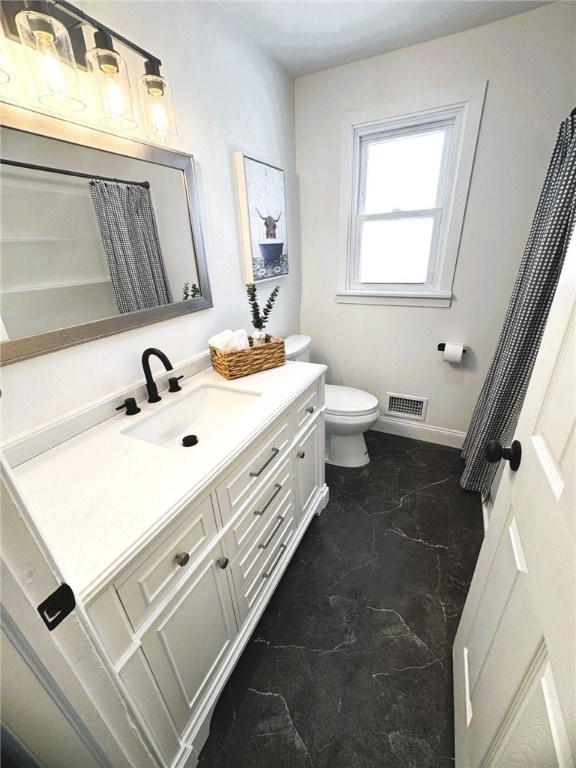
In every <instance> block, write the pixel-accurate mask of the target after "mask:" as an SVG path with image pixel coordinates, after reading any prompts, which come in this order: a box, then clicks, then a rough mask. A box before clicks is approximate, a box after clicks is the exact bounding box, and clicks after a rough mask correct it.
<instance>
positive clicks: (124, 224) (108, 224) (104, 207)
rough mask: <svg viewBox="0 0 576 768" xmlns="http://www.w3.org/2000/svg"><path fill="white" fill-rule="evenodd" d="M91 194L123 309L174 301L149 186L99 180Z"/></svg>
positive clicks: (120, 310)
mask: <svg viewBox="0 0 576 768" xmlns="http://www.w3.org/2000/svg"><path fill="white" fill-rule="evenodd" d="M90 194H91V196H92V202H93V204H94V210H95V212H96V219H97V221H98V228H99V230H100V236H101V237H102V244H103V246H104V253H105V254H106V259H107V261H108V268H109V270H110V277H111V278H112V288H113V290H114V296H115V298H116V303H117V305H118V310H119V312H120V313H122V314H124V313H126V312H135V311H137V310H139V309H150V308H151V307H158V306H160V305H162V304H170V303H171V302H172V294H171V291H170V286H169V284H168V279H167V276H166V269H165V267H164V260H163V259H162V252H161V249H160V241H159V239H158V230H157V228H156V219H155V218H154V209H153V208H152V199H151V197H150V190H149V189H145V188H144V187H142V186H137V185H132V184H129V185H125V186H124V185H123V186H121V185H119V184H107V183H106V182H103V181H99V180H97V179H94V180H92V181H91V182H90Z"/></svg>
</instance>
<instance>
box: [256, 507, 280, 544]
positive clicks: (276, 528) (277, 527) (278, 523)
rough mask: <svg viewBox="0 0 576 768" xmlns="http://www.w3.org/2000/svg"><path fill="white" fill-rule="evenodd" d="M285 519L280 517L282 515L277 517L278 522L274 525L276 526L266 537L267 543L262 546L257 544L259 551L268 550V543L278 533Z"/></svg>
mask: <svg viewBox="0 0 576 768" xmlns="http://www.w3.org/2000/svg"><path fill="white" fill-rule="evenodd" d="M285 519H286V518H284V517H282V515H278V522H277V523H276V525H275V527H274V530H273V531H272V533H271V534H270V536H269V537H268V541H266V542H264V544H258V546H259V547H260V549H268V544H270V542H271V541H272V539H273V538H274V536H276V534H277V533H278V531H279V530H280V528H281V527H282V523H283V522H284V520H285Z"/></svg>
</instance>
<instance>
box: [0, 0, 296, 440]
mask: <svg viewBox="0 0 576 768" xmlns="http://www.w3.org/2000/svg"><path fill="white" fill-rule="evenodd" d="M77 5H78V6H79V7H81V8H82V9H83V10H84V11H85V12H86V13H88V14H90V15H92V16H93V17H95V18H96V19H98V20H99V21H101V22H102V23H103V24H106V25H107V26H109V27H111V28H112V29H114V30H115V31H116V32H118V33H120V34H123V35H125V36H126V37H127V38H128V39H130V40H133V41H134V42H136V43H138V44H139V45H140V46H141V47H143V48H144V49H147V50H149V51H151V52H152V53H153V54H154V55H156V56H158V57H159V58H160V59H162V62H163V67H162V74H163V75H164V76H165V77H166V79H167V80H169V81H170V82H171V83H172V86H173V88H174V94H175V100H176V114H177V119H178V127H179V135H180V143H179V147H178V148H179V149H181V150H182V151H185V152H189V153H191V154H193V155H194V158H195V161H196V163H197V171H198V175H199V184H200V190H199V192H200V202H201V207H202V218H203V224H204V233H205V239H206V252H207V258H208V269H209V274H210V280H211V285H212V293H213V301H214V307H213V308H212V309H209V310H206V311H202V312H198V313H194V314H192V315H188V316H186V317H182V318H178V319H176V320H171V321H167V322H164V323H157V324H154V325H150V326H147V327H146V328H143V329H139V330H134V331H130V332H127V333H123V334H120V335H118V336H113V337H110V338H108V339H102V340H100V341H95V342H91V343H89V344H84V345H81V346H78V347H74V348H71V349H68V350H62V351H60V352H55V353H52V354H49V355H44V356H42V357H38V358H36V359H33V360H28V361H24V362H22V363H17V364H14V365H10V366H6V367H5V368H3V369H2V398H1V400H0V404H1V406H2V408H3V437H4V438H9V437H10V436H13V435H16V434H19V433H21V432H23V431H25V430H27V429H31V428H33V427H37V426H39V425H40V424H41V423H43V422H46V421H50V420H52V419H57V418H59V417H61V416H63V415H64V414H66V413H68V412H72V411H75V410H77V409H79V408H82V407H84V406H86V405H87V404H89V403H91V402H94V401H98V400H100V399H102V398H106V397H108V396H110V395H112V394H114V393H116V392H121V391H123V390H124V389H126V388H129V387H131V386H132V385H134V384H138V383H141V382H142V381H143V374H142V370H141V364H140V358H141V355H142V351H143V350H144V349H145V348H146V347H150V346H155V347H159V348H160V349H162V350H163V351H164V352H165V353H166V354H167V355H168V356H169V358H170V359H171V361H172V363H173V364H174V365H175V366H178V365H180V364H183V363H184V362H186V361H187V360H188V359H189V358H191V357H193V356H194V355H196V354H198V353H200V352H201V351H203V350H205V349H207V342H208V338H209V337H210V336H211V335H212V334H214V333H216V332H218V331H221V330H224V329H225V328H229V327H233V328H238V327H245V328H247V329H250V327H251V324H250V312H249V306H248V302H247V299H246V298H245V288H244V284H245V282H246V279H245V275H244V270H243V264H242V256H241V243H240V225H239V221H238V214H237V193H236V176H235V168H234V162H233V153H234V152H236V151H238V150H240V151H243V152H245V153H246V154H249V155H251V156H252V157H256V158H258V159H261V160H264V161H267V162H270V163H272V164H274V165H276V166H280V167H282V168H284V169H285V171H286V193H287V209H288V215H289V221H290V224H289V228H290V231H289V233H288V242H289V243H290V254H289V258H290V274H289V276H287V277H282V278H278V280H277V281H272V282H266V283H264V284H262V287H261V288H259V290H261V291H262V295H264V296H267V293H268V292H269V291H270V290H271V289H272V288H273V287H274V285H276V284H279V285H281V286H282V288H281V291H280V295H279V297H278V300H277V302H276V306H275V307H274V312H273V314H272V317H271V321H270V323H269V327H270V330H272V331H273V332H274V333H277V334H278V335H288V334H289V333H292V332H294V331H297V330H298V323H299V310H300V256H299V250H298V241H299V231H298V224H297V205H296V185H295V171H294V99H293V82H292V79H291V78H289V77H288V76H287V75H286V74H285V73H284V72H283V70H281V69H280V68H279V67H278V66H277V65H275V64H274V62H273V61H272V60H271V59H270V58H269V57H268V56H267V55H266V54H264V53H263V52H262V51H261V50H260V49H259V48H258V47H256V46H255V45H254V44H252V43H251V42H249V41H248V40H246V39H244V38H243V37H241V36H239V35H238V34H237V33H235V32H234V31H233V30H232V29H231V28H230V26H229V23H228V21H227V17H226V16H225V15H224V14H223V13H222V12H221V11H220V10H219V9H218V8H217V7H216V6H215V5H214V4H206V5H205V4H204V3H201V2H179V3H175V2H164V3H162V2H156V1H155V0H152V1H151V2H144V3H142V2H138V3H136V2H114V3H110V2H98V1H97V0H91V1H89V0H84V1H82V2H78V3H77Z"/></svg>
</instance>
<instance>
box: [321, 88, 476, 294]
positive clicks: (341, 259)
mask: <svg viewBox="0 0 576 768" xmlns="http://www.w3.org/2000/svg"><path fill="white" fill-rule="evenodd" d="M486 87H487V82H483V83H479V84H476V85H473V86H465V87H462V88H459V89H454V90H451V91H449V92H444V93H435V94H426V95H425V96H423V97H413V98H410V99H408V100H406V101H404V102H402V103H398V102H395V103H393V102H392V103H387V104H381V105H375V106H373V107H370V108H368V109H364V110H360V111H355V112H348V113H346V114H344V115H343V116H342V137H341V173H340V225H339V240H338V288H337V291H336V301H337V302H339V303H345V304H401V305H404V306H434V307H449V306H450V304H451V301H452V284H453V281H454V273H455V270H456V262H457V258H458V250H459V246H460V238H461V233H462V226H463V222H464V215H465V211H466V202H467V198H468V191H469V188H470V180H471V177H472V168H473V165H474V155H475V152H476V144H477V141H478V133H479V129H480V120H481V117H482V109H483V106H484V98H485V94H486ZM452 116H455V125H454V142H453V146H452V151H451V153H450V158H449V160H448V162H449V163H450V165H451V167H452V168H455V170H456V175H455V178H454V183H453V186H452V190H451V195H450V198H449V200H447V201H446V205H445V208H444V213H443V215H444V216H445V217H447V222H446V223H447V225H446V227H445V228H444V243H443V244H442V247H441V248H440V249H439V256H440V258H441V263H440V264H439V265H438V270H437V272H436V275H437V277H436V280H435V281H434V284H433V285H431V284H427V285H423V286H416V285H406V286H400V285H397V286H390V287H388V286H386V288H385V289H383V288H382V287H381V286H378V287H374V288H373V289H370V288H366V289H364V288H362V287H360V286H358V285H355V284H354V282H353V275H354V258H355V255H354V254H355V248H354V245H355V244H354V237H355V227H354V225H353V221H354V218H355V216H356V201H357V198H358V194H359V189H358V181H359V173H358V168H357V167H356V162H357V160H358V158H359V151H358V149H359V143H360V140H361V137H363V136H368V135H370V133H371V132H372V133H380V132H382V130H383V129H385V130H389V129H394V128H399V129H400V128H402V127H404V126H407V125H410V124H414V123H415V122H417V121H420V122H422V123H425V122H430V123H434V122H438V121H439V120H442V119H447V118H451V117H452Z"/></svg>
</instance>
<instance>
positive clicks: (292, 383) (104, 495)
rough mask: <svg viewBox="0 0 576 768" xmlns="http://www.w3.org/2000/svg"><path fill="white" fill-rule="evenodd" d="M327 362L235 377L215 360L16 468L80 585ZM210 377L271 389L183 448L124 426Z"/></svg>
mask: <svg viewBox="0 0 576 768" xmlns="http://www.w3.org/2000/svg"><path fill="white" fill-rule="evenodd" d="M324 370H325V366H323V365H315V364H311V363H292V362H288V363H286V365H284V366H281V367H279V368H273V369H271V370H268V371H261V372H260V373H255V374H252V375H250V376H245V377H243V378H240V379H234V380H232V381H227V380H226V379H224V378H223V377H222V376H220V375H218V374H217V373H216V372H215V371H213V370H212V369H211V368H210V369H208V370H206V371H202V372H201V373H198V374H196V375H195V376H192V377H190V378H188V379H185V380H183V381H181V386H182V392H178V393H168V392H166V391H164V392H162V393H161V394H162V401H161V402H160V403H155V404H149V403H147V402H144V403H139V405H140V407H141V408H142V412H141V413H139V414H138V415H136V416H130V417H128V416H126V415H125V414H124V413H120V414H118V415H117V416H113V417H112V418H110V419H107V420H106V421H104V422H102V423H101V424H98V425H97V426H95V427H93V428H91V429H89V430H87V431H85V432H83V433H81V434H79V435H76V436H75V437H73V438H71V439H69V440H66V442H63V443H61V444H60V445H57V446H56V447H54V448H51V449H50V450H48V451H46V452H45V453H42V454H41V455H39V456H36V457H35V458H33V459H30V460H29V461H27V462H25V463H23V464H21V465H20V466H18V467H16V468H15V469H14V473H15V475H16V478H17V480H18V483H19V486H20V490H21V492H22V495H23V497H24V499H25V500H26V503H27V505H28V507H29V509H30V513H31V515H32V517H33V519H34V521H35V523H36V525H37V526H38V528H39V530H40V532H41V534H42V536H43V538H44V540H45V542H46V544H47V545H48V547H49V548H50V550H51V552H52V555H53V557H54V559H55V561H56V563H57V564H58V566H59V568H60V570H61V571H62V575H63V577H64V578H65V579H66V581H67V583H68V584H69V585H70V586H71V587H72V588H73V589H74V591H75V593H76V594H77V595H79V596H81V597H88V595H91V594H93V593H94V592H95V591H96V590H97V589H98V588H99V587H100V586H102V585H103V584H104V583H106V582H107V581H108V580H109V579H110V578H111V577H112V576H113V575H114V574H115V573H117V572H118V570H119V569H120V568H122V567H123V566H124V565H125V564H126V563H127V561H128V560H129V559H130V558H131V557H132V556H133V555H134V554H135V553H136V552H137V551H138V550H139V549H140V548H141V547H142V546H144V545H145V544H146V543H148V542H149V541H150V539H151V538H152V537H153V536H154V534H156V533H157V532H158V531H159V530H160V529H161V528H163V527H164V526H165V525H166V524H167V523H169V522H170V520H172V518H174V517H175V515H177V514H178V512H180V510H181V509H182V507H183V506H184V505H185V504H186V503H187V501H188V500H189V499H191V497H192V496H195V495H196V494H197V493H200V492H202V490H203V489H204V488H205V487H206V486H208V485H209V484H210V483H211V482H213V480H214V479H215V478H216V476H217V475H218V474H219V473H220V472H221V471H222V470H223V469H224V468H225V467H226V466H227V465H228V464H229V462H230V461H231V460H233V459H234V458H235V456H236V455H237V454H238V453H239V452H240V451H242V450H243V449H244V448H245V447H246V446H247V445H248V444H249V443H250V442H251V441H252V440H253V438H254V436H255V435H257V434H259V433H261V432H262V431H264V430H265V429H266V427H268V426H269V425H270V424H271V423H272V422H273V421H274V420H275V418H276V417H277V416H278V415H279V414H280V413H281V412H282V411H283V410H284V409H285V408H286V407H287V406H288V405H289V404H290V403H291V402H292V401H294V399H295V398H296V397H298V395H299V394H300V393H301V392H302V391H303V390H304V389H306V387H308V386H309V385H310V384H311V383H312V382H313V381H314V380H316V379H317V378H318V376H319V375H320V374H321V373H322V372H323V371H324ZM205 384H212V385H216V386H219V387H227V388H228V387H229V388H231V389H236V390H244V391H248V392H256V393H261V394H260V397H258V399H257V400H255V401H254V402H253V403H251V404H250V405H248V406H247V407H246V408H245V409H244V410H243V411H241V412H240V413H238V414H237V415H236V416H234V417H233V418H232V419H231V421H230V423H229V424H228V425H226V426H224V427H221V428H220V429H219V430H218V431H217V432H216V433H215V434H214V435H213V436H212V437H210V438H207V439H206V440H204V441H202V442H201V443H198V445H196V446H194V447H193V448H192V449H185V448H183V449H182V452H180V451H175V450H173V449H168V448H165V447H162V446H158V445H153V444H151V443H147V442H144V441H142V440H139V439H136V438H134V437H130V436H128V435H124V434H122V430H125V429H126V428H127V427H128V426H132V425H134V424H137V423H138V422H139V421H140V420H143V419H146V418H147V417H148V416H150V414H152V413H156V412H157V411H158V410H160V409H162V408H164V407H169V406H170V405H171V404H173V403H174V402H175V399H176V398H178V397H184V396H186V393H188V392H190V391H192V390H193V389H196V388H197V387H199V386H202V385H205ZM113 409H114V405H112V404H111V411H113Z"/></svg>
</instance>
